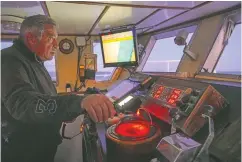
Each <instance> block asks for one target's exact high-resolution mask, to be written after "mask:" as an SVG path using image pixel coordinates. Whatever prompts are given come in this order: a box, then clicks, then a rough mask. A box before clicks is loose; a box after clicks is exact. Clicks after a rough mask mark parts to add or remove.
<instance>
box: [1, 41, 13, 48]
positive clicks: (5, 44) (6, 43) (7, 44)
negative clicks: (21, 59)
mask: <svg viewBox="0 0 242 162" xmlns="http://www.w3.org/2000/svg"><path fill="white" fill-rule="evenodd" d="M12 45H13V42H12V41H1V50H2V49H4V48H8V47H10V46H12Z"/></svg>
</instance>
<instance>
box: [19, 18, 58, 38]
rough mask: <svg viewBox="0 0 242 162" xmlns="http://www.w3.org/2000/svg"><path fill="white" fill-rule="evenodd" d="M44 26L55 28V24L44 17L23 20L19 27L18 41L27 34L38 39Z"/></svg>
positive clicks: (50, 19)
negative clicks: (30, 33)
mask: <svg viewBox="0 0 242 162" xmlns="http://www.w3.org/2000/svg"><path fill="white" fill-rule="evenodd" d="M46 24H50V25H54V26H56V22H55V21H54V20H53V19H52V18H50V17H49V16H46V15H34V16H29V17H27V18H25V19H24V21H23V22H22V24H21V27H20V39H22V40H24V35H25V33H27V32H32V33H34V34H35V35H36V36H38V37H39V39H40V38H41V36H42V32H43V30H44V25H46Z"/></svg>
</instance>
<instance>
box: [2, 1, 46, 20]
mask: <svg viewBox="0 0 242 162" xmlns="http://www.w3.org/2000/svg"><path fill="white" fill-rule="evenodd" d="M6 14H10V15H15V16H20V17H27V16H32V15H37V14H42V15H44V11H43V9H42V7H41V5H40V2H38V1H22V2H21V1H2V2H1V15H6Z"/></svg>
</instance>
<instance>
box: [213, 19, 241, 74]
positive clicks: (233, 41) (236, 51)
mask: <svg viewBox="0 0 242 162" xmlns="http://www.w3.org/2000/svg"><path fill="white" fill-rule="evenodd" d="M213 73H219V74H234V75H241V24H237V25H236V26H235V28H234V30H233V33H232V35H231V37H230V38H229V41H228V44H227V45H226V46H225V47H224V50H223V52H222V53H221V56H220V58H219V60H218V62H217V65H216V67H215V69H214V71H213Z"/></svg>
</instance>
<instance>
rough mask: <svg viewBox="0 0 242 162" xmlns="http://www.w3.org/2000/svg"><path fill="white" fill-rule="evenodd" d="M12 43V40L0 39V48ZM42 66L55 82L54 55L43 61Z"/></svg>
mask: <svg viewBox="0 0 242 162" xmlns="http://www.w3.org/2000/svg"><path fill="white" fill-rule="evenodd" d="M12 45H13V42H12V41H9V40H6V41H5V40H2V41H1V50H2V49H4V48H8V47H10V46H12ZM44 66H45V68H46V70H47V71H48V73H49V74H50V76H51V79H52V81H54V82H56V81H57V80H56V67H55V57H54V58H53V59H52V60H50V61H45V62H44Z"/></svg>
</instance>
